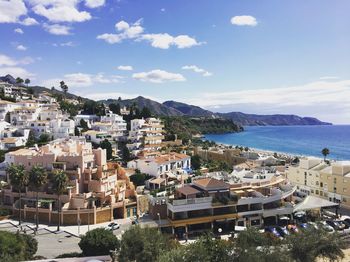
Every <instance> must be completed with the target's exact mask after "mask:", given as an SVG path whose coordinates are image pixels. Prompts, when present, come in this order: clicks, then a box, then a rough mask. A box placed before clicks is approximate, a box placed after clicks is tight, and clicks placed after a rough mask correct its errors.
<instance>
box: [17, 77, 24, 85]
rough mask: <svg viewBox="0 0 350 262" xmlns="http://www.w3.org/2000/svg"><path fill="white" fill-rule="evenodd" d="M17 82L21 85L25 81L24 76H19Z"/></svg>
mask: <svg viewBox="0 0 350 262" xmlns="http://www.w3.org/2000/svg"><path fill="white" fill-rule="evenodd" d="M16 83H17V84H19V85H21V84H23V83H24V80H23V79H22V78H20V77H17V78H16Z"/></svg>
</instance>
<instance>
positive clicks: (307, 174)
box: [286, 157, 350, 208]
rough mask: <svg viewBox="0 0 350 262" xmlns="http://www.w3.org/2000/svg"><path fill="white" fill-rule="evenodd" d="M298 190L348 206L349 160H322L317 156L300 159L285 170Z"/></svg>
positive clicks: (349, 200)
mask: <svg viewBox="0 0 350 262" xmlns="http://www.w3.org/2000/svg"><path fill="white" fill-rule="evenodd" d="M286 176H287V178H288V180H289V181H290V182H291V183H292V184H294V185H296V186H297V188H298V190H299V191H301V192H302V193H304V194H307V195H313V196H317V197H321V198H324V199H327V200H329V201H332V202H336V203H340V204H341V205H342V206H345V207H348V208H350V161H330V162H329V163H327V162H324V161H323V160H322V159H319V158H311V157H310V158H303V159H300V162H299V164H298V165H295V166H289V168H288V169H287V170H286Z"/></svg>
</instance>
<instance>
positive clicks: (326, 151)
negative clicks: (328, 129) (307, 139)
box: [321, 147, 330, 161]
mask: <svg viewBox="0 0 350 262" xmlns="http://www.w3.org/2000/svg"><path fill="white" fill-rule="evenodd" d="M321 153H322V155H323V157H324V161H326V157H327V156H328V155H329V153H330V151H329V149H328V148H327V147H325V148H323V149H322V151H321Z"/></svg>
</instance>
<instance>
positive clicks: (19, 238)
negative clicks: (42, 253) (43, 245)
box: [0, 231, 38, 262]
mask: <svg viewBox="0 0 350 262" xmlns="http://www.w3.org/2000/svg"><path fill="white" fill-rule="evenodd" d="M37 249H38V242H37V241H36V239H34V238H33V237H32V236H30V235H25V234H24V235H22V234H19V233H10V232H6V231H0V261H6V262H7V261H23V260H30V259H33V257H34V254H35V253H36V251H37Z"/></svg>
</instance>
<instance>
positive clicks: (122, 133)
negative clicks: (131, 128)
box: [91, 112, 127, 141]
mask: <svg viewBox="0 0 350 262" xmlns="http://www.w3.org/2000/svg"><path fill="white" fill-rule="evenodd" d="M91 128H92V129H94V130H96V131H102V132H107V133H109V134H110V135H111V136H112V138H113V139H114V140H115V141H125V140H126V135H127V128H126V122H125V120H124V119H123V117H122V116H120V115H117V114H113V113H111V112H109V113H107V114H106V115H105V116H101V119H100V121H99V122H93V123H91Z"/></svg>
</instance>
